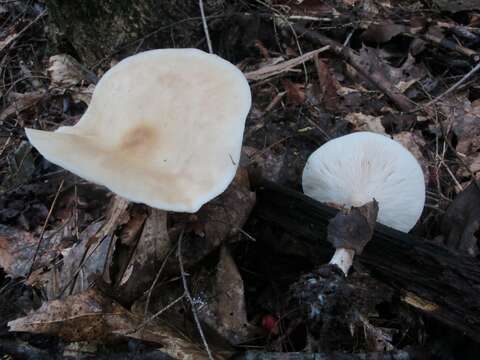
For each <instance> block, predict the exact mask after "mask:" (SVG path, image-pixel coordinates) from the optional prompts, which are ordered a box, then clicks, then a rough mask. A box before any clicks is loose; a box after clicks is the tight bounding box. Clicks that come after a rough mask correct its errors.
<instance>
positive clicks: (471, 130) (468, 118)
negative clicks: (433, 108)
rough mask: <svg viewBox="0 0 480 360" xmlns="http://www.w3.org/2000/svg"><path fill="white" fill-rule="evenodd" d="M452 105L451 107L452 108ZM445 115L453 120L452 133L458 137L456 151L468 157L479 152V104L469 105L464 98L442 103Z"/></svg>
mask: <svg viewBox="0 0 480 360" xmlns="http://www.w3.org/2000/svg"><path fill="white" fill-rule="evenodd" d="M452 105H453V107H452ZM442 107H443V108H444V110H445V111H447V114H449V115H451V116H452V118H453V126H452V127H453V131H454V132H455V135H457V137H458V142H457V146H456V150H457V151H459V152H461V153H462V154H464V155H470V154H472V153H474V152H477V151H479V150H480V126H479V124H480V104H479V103H478V102H476V103H470V101H469V100H468V99H466V97H465V98H464V99H463V101H462V100H461V99H458V100H453V103H452V101H450V102H445V103H442Z"/></svg>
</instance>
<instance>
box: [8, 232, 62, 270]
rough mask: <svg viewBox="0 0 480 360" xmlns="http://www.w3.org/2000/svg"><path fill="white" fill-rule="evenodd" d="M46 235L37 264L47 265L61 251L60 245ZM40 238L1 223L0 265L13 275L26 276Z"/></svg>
mask: <svg viewBox="0 0 480 360" xmlns="http://www.w3.org/2000/svg"><path fill="white" fill-rule="evenodd" d="M55 240H58V238H57V239H52V241H50V239H49V238H48V236H44V239H43V241H42V243H41V246H40V249H39V251H38V254H37V258H36V260H35V264H36V266H45V265H47V264H49V263H50V261H52V260H53V259H54V258H55V257H56V256H57V255H59V251H56V250H55V247H56V246H57V245H58V243H57V242H54V241H55ZM38 241H39V238H38V237H36V236H34V235H33V234H31V233H29V232H26V231H22V230H19V229H16V228H13V227H10V226H6V225H1V224H0V266H1V267H2V268H3V269H4V270H5V272H6V273H7V274H9V275H11V276H13V277H24V276H26V275H27V274H28V272H29V270H30V267H31V265H32V260H33V258H34V255H35V252H36V250H37V244H38Z"/></svg>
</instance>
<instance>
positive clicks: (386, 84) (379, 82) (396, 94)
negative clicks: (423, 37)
mask: <svg viewBox="0 0 480 360" xmlns="http://www.w3.org/2000/svg"><path fill="white" fill-rule="evenodd" d="M293 27H294V28H295V29H296V30H297V31H298V32H299V33H301V34H302V35H304V36H305V37H307V38H308V39H310V40H311V41H312V42H314V43H317V44H320V45H322V46H326V45H330V49H331V50H332V51H333V52H334V53H335V54H336V55H337V56H339V57H341V58H342V59H343V60H344V61H346V62H348V63H349V64H350V65H351V66H352V67H353V68H355V70H357V71H358V72H359V73H360V74H362V75H363V76H364V77H365V78H367V79H368V80H369V81H370V82H371V83H372V84H373V85H375V87H377V88H378V89H379V90H380V91H382V92H383V93H384V94H385V95H387V97H389V98H390V100H391V101H392V102H393V103H395V105H396V106H397V107H398V108H399V109H400V110H402V111H410V110H413V106H414V105H413V103H412V102H411V101H410V99H409V98H407V97H406V96H405V95H403V94H402V93H401V92H400V91H399V90H398V89H397V88H396V87H395V86H393V84H391V83H390V81H388V79H386V78H385V76H383V74H382V73H381V72H379V71H374V69H370V68H367V67H366V66H365V64H363V63H362V61H361V59H360V56H359V55H357V54H356V53H355V52H354V51H353V50H352V49H350V48H349V47H345V46H342V44H340V43H338V42H336V41H335V40H332V39H330V38H328V37H327V36H325V35H322V34H320V33H319V32H317V31H313V30H308V29H307V28H306V27H305V26H302V25H299V24H293Z"/></svg>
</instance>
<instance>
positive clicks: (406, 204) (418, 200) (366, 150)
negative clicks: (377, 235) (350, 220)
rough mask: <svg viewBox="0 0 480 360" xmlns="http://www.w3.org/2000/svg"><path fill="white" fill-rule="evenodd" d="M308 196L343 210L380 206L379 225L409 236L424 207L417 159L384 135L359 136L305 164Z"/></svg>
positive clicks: (338, 140) (338, 141)
mask: <svg viewBox="0 0 480 360" xmlns="http://www.w3.org/2000/svg"><path fill="white" fill-rule="evenodd" d="M302 185H303V191H304V192H305V194H306V195H308V196H310V197H312V198H314V199H316V200H318V201H321V202H324V203H335V204H338V205H342V206H348V207H350V206H361V205H364V204H366V203H368V202H370V201H372V199H375V200H377V201H378V204H379V212H378V220H377V221H378V222H379V223H381V224H384V225H387V226H390V227H392V228H394V229H397V230H400V231H404V232H408V231H409V230H410V229H411V228H412V227H413V226H414V225H415V224H416V222H417V221H418V219H419V218H420V216H421V214H422V211H423V207H424V204H425V180H424V175H423V172H422V169H421V167H420V165H419V164H418V162H417V160H416V159H415V157H414V156H413V155H412V154H411V153H410V152H409V151H408V150H407V149H405V148H404V147H403V146H402V145H401V144H400V143H398V142H396V141H394V140H392V139H390V138H388V137H386V136H383V135H379V134H375V133H370V132H358V133H353V134H349V135H346V136H341V137H339V138H336V139H333V140H330V141H328V142H327V143H325V144H324V145H322V146H321V147H320V148H318V149H317V150H316V151H315V152H314V153H312V154H311V155H310V157H309V159H308V161H307V164H306V166H305V169H304V171H303V177H302Z"/></svg>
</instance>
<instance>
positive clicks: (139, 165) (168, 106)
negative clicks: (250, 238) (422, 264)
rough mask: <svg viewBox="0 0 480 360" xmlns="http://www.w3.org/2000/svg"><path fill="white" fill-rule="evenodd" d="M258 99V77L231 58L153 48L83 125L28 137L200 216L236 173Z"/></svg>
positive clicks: (104, 91)
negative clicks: (254, 89)
mask: <svg viewBox="0 0 480 360" xmlns="http://www.w3.org/2000/svg"><path fill="white" fill-rule="evenodd" d="M250 105H251V93H250V88H249V85H248V82H247V80H246V79H245V77H244V75H243V73H242V72H241V71H240V70H238V69H237V68H236V67H235V66H234V65H232V64H231V63H229V62H228V61H226V60H223V59H222V58H220V57H218V56H215V55H210V54H207V53H205V52H203V51H200V50H196V49H161V50H152V51H146V52H143V53H140V54H138V55H135V56H131V57H129V58H127V59H125V60H123V61H121V62H120V63H118V64H117V65H115V66H114V67H113V68H111V69H110V70H109V71H108V72H107V73H105V75H104V76H103V77H102V79H101V80H100V81H99V83H98V84H97V86H96V88H95V91H94V94H93V98H92V101H91V104H90V106H89V107H88V109H87V111H86V112H85V114H84V115H83V116H82V118H81V119H80V121H79V122H78V123H77V124H76V125H75V126H73V127H61V128H59V129H58V130H57V131H55V132H47V131H39V130H33V129H26V134H27V137H28V139H29V140H30V142H31V143H32V145H33V146H34V147H35V148H37V150H38V151H39V152H40V153H41V154H42V155H43V156H44V157H45V158H46V159H48V160H49V161H51V162H53V163H55V164H58V165H60V166H62V167H64V168H65V169H67V170H69V171H71V172H73V173H75V174H77V175H79V176H81V177H83V178H85V179H87V180H90V181H92V182H95V183H98V184H101V185H105V186H106V187H108V188H109V189H110V190H112V191H113V192H115V193H117V194H119V195H120V196H123V197H125V198H127V199H129V200H131V201H134V202H141V203H145V204H147V205H150V206H152V207H156V208H160V209H163V210H171V211H184V212H195V211H197V210H198V209H199V208H200V207H201V206H202V205H203V204H204V203H206V202H208V201H209V200H211V199H212V198H214V197H216V196H217V195H219V194H221V193H222V192H223V191H224V190H225V189H226V188H227V186H228V185H229V184H230V182H231V181H232V179H233V177H234V176H235V172H236V170H237V166H238V163H239V158H240V150H241V145H242V139H243V130H244V127H245V119H246V117H247V114H248V112H249V110H250Z"/></svg>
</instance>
